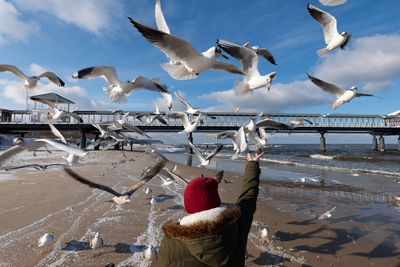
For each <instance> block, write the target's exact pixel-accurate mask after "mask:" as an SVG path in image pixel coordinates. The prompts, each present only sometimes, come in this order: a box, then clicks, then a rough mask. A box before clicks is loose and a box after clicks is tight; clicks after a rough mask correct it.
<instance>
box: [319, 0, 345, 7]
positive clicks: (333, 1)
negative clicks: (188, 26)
mask: <svg viewBox="0 0 400 267" xmlns="http://www.w3.org/2000/svg"><path fill="white" fill-rule="evenodd" d="M319 2H320V3H321V4H323V5H324V6H338V5H342V4H344V3H346V2H347V0H319Z"/></svg>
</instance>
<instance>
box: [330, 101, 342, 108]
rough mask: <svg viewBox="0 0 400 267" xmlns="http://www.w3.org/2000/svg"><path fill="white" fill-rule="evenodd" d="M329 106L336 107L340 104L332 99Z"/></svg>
mask: <svg viewBox="0 0 400 267" xmlns="http://www.w3.org/2000/svg"><path fill="white" fill-rule="evenodd" d="M329 106H330V107H331V109H337V108H338V107H339V106H340V104H339V103H337V102H336V101H332V102H329Z"/></svg>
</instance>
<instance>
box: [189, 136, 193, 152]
mask: <svg viewBox="0 0 400 267" xmlns="http://www.w3.org/2000/svg"><path fill="white" fill-rule="evenodd" d="M188 140H189V141H190V142H191V143H192V144H193V135H192V133H189V135H188ZM189 154H193V149H192V147H191V146H189Z"/></svg>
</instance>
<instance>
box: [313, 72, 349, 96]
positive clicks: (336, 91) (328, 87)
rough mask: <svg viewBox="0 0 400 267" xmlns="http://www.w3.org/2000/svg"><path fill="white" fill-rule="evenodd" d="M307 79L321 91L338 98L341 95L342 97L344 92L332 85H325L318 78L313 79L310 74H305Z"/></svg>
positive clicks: (325, 83)
mask: <svg viewBox="0 0 400 267" xmlns="http://www.w3.org/2000/svg"><path fill="white" fill-rule="evenodd" d="M307 76H308V78H310V80H311V81H312V82H313V83H314V84H315V85H316V86H318V87H319V88H321V89H322V90H324V91H325V92H328V93H331V94H334V95H335V96H336V97H340V96H341V95H343V94H344V93H345V92H346V91H345V90H343V89H342V88H340V87H337V86H336V85H334V84H331V83H327V82H324V81H322V80H320V79H318V78H315V77H313V76H311V75H310V74H308V73H307Z"/></svg>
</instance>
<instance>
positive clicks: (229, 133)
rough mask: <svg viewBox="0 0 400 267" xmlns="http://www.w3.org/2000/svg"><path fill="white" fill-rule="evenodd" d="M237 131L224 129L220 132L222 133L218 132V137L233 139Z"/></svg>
mask: <svg viewBox="0 0 400 267" xmlns="http://www.w3.org/2000/svg"><path fill="white" fill-rule="evenodd" d="M236 133H237V132H236V131H233V130H229V131H223V132H220V133H218V134H217V138H218V139H227V138H230V139H232V138H233V137H234V136H235V134H236Z"/></svg>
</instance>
